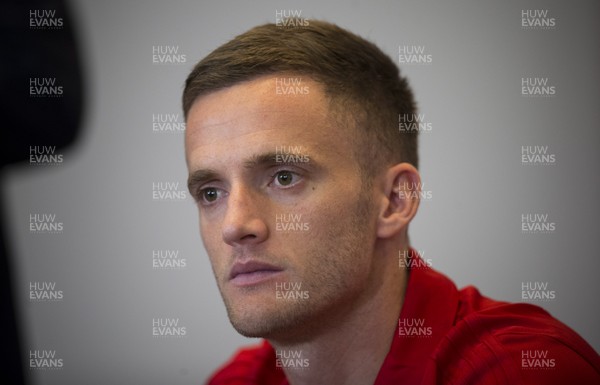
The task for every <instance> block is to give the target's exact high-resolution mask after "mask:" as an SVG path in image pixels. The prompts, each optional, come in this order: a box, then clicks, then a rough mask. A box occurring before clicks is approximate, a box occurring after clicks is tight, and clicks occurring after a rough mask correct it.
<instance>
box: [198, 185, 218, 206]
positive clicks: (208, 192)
mask: <svg viewBox="0 0 600 385" xmlns="http://www.w3.org/2000/svg"><path fill="white" fill-rule="evenodd" d="M219 195H220V194H219V189H217V188H216V187H207V188H203V189H201V190H200V194H199V199H200V201H201V203H204V204H211V203H213V202H215V201H216V200H217V199H219Z"/></svg>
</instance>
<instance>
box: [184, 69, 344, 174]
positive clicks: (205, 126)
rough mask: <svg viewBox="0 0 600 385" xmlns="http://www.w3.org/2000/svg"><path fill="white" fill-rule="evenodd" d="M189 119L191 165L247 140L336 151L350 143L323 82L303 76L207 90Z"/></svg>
mask: <svg viewBox="0 0 600 385" xmlns="http://www.w3.org/2000/svg"><path fill="white" fill-rule="evenodd" d="M290 87H291V88H290ZM290 91H294V93H291V92H290ZM186 123H187V124H186V157H187V161H188V166H190V168H193V163H195V160H196V159H198V158H204V159H205V158H207V157H210V156H211V154H212V155H214V156H216V155H222V154H223V153H225V152H229V153H231V152H233V151H232V150H236V151H237V152H240V151H243V148H244V146H243V145H244V144H252V145H253V146H258V145H260V146H266V147H269V146H271V147H273V146H278V145H304V146H308V147H310V148H313V149H314V148H318V147H321V148H323V147H324V148H327V149H328V150H329V151H334V152H337V151H339V150H342V151H344V150H347V149H344V147H345V145H344V143H343V142H349V140H348V138H345V137H347V134H348V130H347V129H343V128H341V127H339V126H338V125H337V124H335V122H334V121H333V119H332V118H331V114H330V111H329V100H328V98H327V97H326V96H325V94H324V92H323V91H322V87H321V85H320V84H319V83H317V82H315V81H312V80H311V79H309V78H307V77H302V76H290V75H283V74H278V75H269V76H264V77H260V78H257V79H254V80H251V81H247V82H244V83H240V84H237V85H234V86H232V87H228V88H225V89H222V90H219V91H216V92H213V93H210V94H208V95H204V96H202V97H200V98H198V99H197V100H196V101H195V102H194V104H193V105H192V107H191V108H190V111H189V113H188V117H187V122H186ZM336 147H337V148H336Z"/></svg>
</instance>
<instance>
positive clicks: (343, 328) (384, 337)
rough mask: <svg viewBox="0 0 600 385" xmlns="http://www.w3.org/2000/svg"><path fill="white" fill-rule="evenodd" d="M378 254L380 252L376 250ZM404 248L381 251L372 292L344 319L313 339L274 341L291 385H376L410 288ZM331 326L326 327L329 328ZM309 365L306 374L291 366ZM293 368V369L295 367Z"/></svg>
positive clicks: (335, 319)
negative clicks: (403, 264)
mask: <svg viewBox="0 0 600 385" xmlns="http://www.w3.org/2000/svg"><path fill="white" fill-rule="evenodd" d="M376 249H377V248H376ZM398 250H399V249H398V245H394V247H383V246H381V247H379V248H378V252H377V253H376V254H375V255H374V257H373V258H374V260H375V261H378V262H377V263H376V264H375V265H374V268H373V274H372V277H371V279H370V280H369V287H367V288H366V289H365V291H364V292H363V295H361V297H360V298H356V299H355V301H353V302H352V304H351V306H350V307H349V308H348V309H347V310H346V311H343V312H338V313H339V314H332V315H330V318H329V319H328V320H327V321H326V322H322V320H319V321H318V322H319V325H318V326H317V327H315V328H314V329H313V328H310V326H308V325H302V326H301V328H303V329H304V330H307V326H308V328H310V329H309V330H315V331H316V332H315V333H314V334H313V335H311V336H309V337H308V338H302V339H292V340H287V341H284V340H277V339H274V340H269V342H270V343H271V345H273V347H274V348H275V351H276V353H277V354H279V356H278V358H282V360H281V363H282V366H283V370H284V371H285V374H286V377H287V379H288V381H289V383H290V384H291V385H308V384H311V385H314V384H340V385H355V384H356V385H359V384H360V385H364V384H372V383H374V381H375V379H376V377H377V374H378V373H379V370H380V368H381V365H382V364H383V361H384V360H385V357H386V356H387V354H388V352H389V350H390V346H391V343H392V340H393V338H394V335H395V333H396V330H397V325H398V316H399V314H400V309H401V308H402V303H403V302H404V293H405V289H406V283H407V272H406V270H405V269H401V268H399V264H398ZM324 325H325V326H324ZM290 359H291V360H292V361H297V360H303V361H302V363H303V366H304V367H303V368H298V367H295V368H294V367H290V366H287V365H285V363H286V362H289V361H287V360H290ZM292 366H293V365H292Z"/></svg>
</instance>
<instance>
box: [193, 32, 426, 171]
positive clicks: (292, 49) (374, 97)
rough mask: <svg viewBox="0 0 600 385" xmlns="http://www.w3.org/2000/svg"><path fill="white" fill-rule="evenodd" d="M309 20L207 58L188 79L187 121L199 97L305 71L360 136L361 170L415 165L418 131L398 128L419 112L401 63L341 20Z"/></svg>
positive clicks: (244, 37) (247, 36)
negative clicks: (403, 119)
mask: <svg viewBox="0 0 600 385" xmlns="http://www.w3.org/2000/svg"><path fill="white" fill-rule="evenodd" d="M304 24H308V25H303V26H302V27H282V26H278V25H275V24H265V25H261V26H257V27H254V28H252V29H250V30H249V31H247V32H245V33H243V34H241V35H239V36H237V37H235V38H234V39H232V40H231V41H229V42H227V43H225V44H223V45H222V46H220V47H219V48H217V49H215V50H214V51H213V52H211V53H210V54H209V55H208V56H206V57H205V58H204V59H202V60H201V61H200V62H199V63H198V64H196V66H195V67H194V69H193V70H192V72H191V73H190V74H189V76H188V78H187V79H186V82H185V89H184V91H183V112H184V115H185V117H186V119H187V115H188V112H189V110H190V108H191V106H192V104H193V103H194V101H195V100H196V99H197V98H198V97H200V96H202V95H206V94H208V93H211V92H214V91H217V90H220V89H223V88H227V87H230V86H233V85H236V84H238V83H242V82H244V81H249V80H252V79H254V78H257V77H259V76H263V75H269V74H278V73H286V74H294V75H303V76H307V77H309V78H310V79H312V80H314V81H316V82H318V83H320V84H321V85H322V86H323V89H324V91H325V94H326V96H328V97H329V100H330V102H331V112H332V113H334V114H335V116H336V118H337V119H338V122H343V124H347V125H348V124H350V123H352V124H351V125H354V126H356V128H353V129H354V130H358V131H357V132H356V131H355V132H354V133H352V134H353V135H352V136H353V137H356V138H359V141H358V143H357V146H358V147H357V152H356V155H357V156H358V159H357V160H358V163H359V164H360V165H361V168H362V170H363V171H367V172H368V173H369V174H373V173H376V172H377V171H381V170H380V168H381V167H382V165H391V164H395V163H399V162H408V163H411V164H412V165H414V166H415V167H418V151H417V139H418V136H417V132H416V131H409V132H406V131H405V132H401V130H399V121H400V119H399V118H400V116H415V114H416V104H415V101H414V98H413V93H412V91H411V89H410V87H409V85H408V81H407V80H406V78H404V77H402V76H401V75H400V70H399V69H398V67H397V66H396V64H395V63H394V62H393V61H392V60H391V59H390V58H389V57H388V56H387V55H386V54H384V53H383V52H382V51H381V50H380V49H379V48H378V47H377V46H375V45H374V44H373V43H371V42H369V41H367V40H365V39H363V38H361V37H360V36H357V35H355V34H353V33H351V32H349V31H347V30H345V29H342V28H340V27H338V26H337V25H334V24H331V23H328V22H324V21H317V20H310V21H309V22H308V23H304ZM286 25H298V24H295V23H286ZM361 158H362V160H361Z"/></svg>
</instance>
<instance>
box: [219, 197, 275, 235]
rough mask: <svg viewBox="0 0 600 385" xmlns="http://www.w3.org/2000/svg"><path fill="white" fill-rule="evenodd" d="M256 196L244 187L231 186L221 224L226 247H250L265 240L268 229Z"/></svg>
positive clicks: (262, 204) (262, 205)
mask: <svg viewBox="0 0 600 385" xmlns="http://www.w3.org/2000/svg"><path fill="white" fill-rule="evenodd" d="M258 195H259V194H258V193H257V192H253V191H252V189H249V188H245V187H244V186H240V185H238V186H232V188H231V190H230V191H229V196H228V197H227V209H226V210H227V211H226V213H225V218H224V219H223V224H222V236H223V241H224V242H225V243H227V244H228V245H230V246H240V245H252V244H258V243H261V242H263V241H264V240H266V239H267V237H268V235H269V228H268V226H267V223H266V222H265V221H264V220H263V215H264V214H265V207H264V203H263V202H262V200H261V199H260V197H259V196H258Z"/></svg>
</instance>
